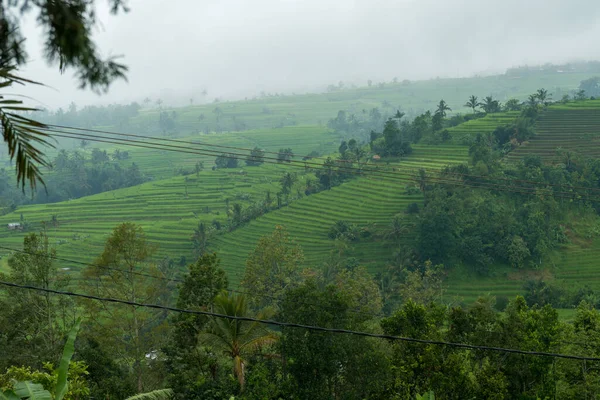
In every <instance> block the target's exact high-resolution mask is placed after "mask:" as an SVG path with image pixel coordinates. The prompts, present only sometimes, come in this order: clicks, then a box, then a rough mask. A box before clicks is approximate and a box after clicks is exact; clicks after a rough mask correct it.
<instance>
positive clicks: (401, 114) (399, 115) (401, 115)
mask: <svg viewBox="0 0 600 400" xmlns="http://www.w3.org/2000/svg"><path fill="white" fill-rule="evenodd" d="M404 115H405V114H404V113H403V112H402V111H400V110H396V114H394V118H396V119H397V120H398V125H400V120H401V119H402V117H404Z"/></svg>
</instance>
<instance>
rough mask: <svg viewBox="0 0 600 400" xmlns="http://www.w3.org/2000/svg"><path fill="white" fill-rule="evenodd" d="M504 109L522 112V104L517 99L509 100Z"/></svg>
mask: <svg viewBox="0 0 600 400" xmlns="http://www.w3.org/2000/svg"><path fill="white" fill-rule="evenodd" d="M504 109H505V110H506V111H521V102H520V101H519V100H517V99H509V100H508V101H507V102H506V103H505V104H504Z"/></svg>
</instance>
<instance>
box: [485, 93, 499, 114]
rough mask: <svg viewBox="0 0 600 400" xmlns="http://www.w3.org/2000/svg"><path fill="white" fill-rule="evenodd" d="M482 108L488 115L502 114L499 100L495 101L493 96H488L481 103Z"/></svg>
mask: <svg viewBox="0 0 600 400" xmlns="http://www.w3.org/2000/svg"><path fill="white" fill-rule="evenodd" d="M481 107H482V108H483V111H485V112H486V113H487V114H491V113H496V112H500V108H501V105H500V102H498V100H494V98H493V97H492V96H486V97H485V99H483V102H482V103H481Z"/></svg>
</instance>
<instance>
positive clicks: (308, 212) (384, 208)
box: [215, 145, 467, 284]
mask: <svg viewBox="0 0 600 400" xmlns="http://www.w3.org/2000/svg"><path fill="white" fill-rule="evenodd" d="M432 149H435V151H430V150H432ZM466 159H467V148H466V147H464V146H453V145H446V146H436V147H433V148H431V147H430V146H425V145H417V146H415V148H414V154H413V155H411V156H410V157H407V158H406V159H405V160H402V161H399V162H396V163H393V164H391V165H390V166H389V167H390V168H392V169H395V170H396V171H405V172H414V171H415V169H416V168H426V169H429V170H432V169H439V168H441V167H444V166H446V165H450V164H456V163H461V162H465V161H466ZM413 184H414V182H413V181H409V180H404V181H400V180H398V179H384V178H381V177H368V176H367V177H361V178H358V179H354V180H351V181H349V182H347V183H344V184H342V185H340V186H338V187H335V188H333V189H331V190H328V191H323V192H321V193H318V194H315V195H311V196H308V197H305V198H303V199H301V200H298V201H296V202H294V203H292V204H291V205H290V206H288V207H285V208H282V209H280V210H277V211H274V212H271V213H268V214H266V215H264V216H262V217H260V218H258V219H256V220H254V221H252V222H250V223H249V224H247V225H246V226H244V227H242V228H240V229H237V230H236V231H234V232H231V233H228V234H226V235H223V236H219V237H217V239H216V240H215V249H216V250H217V253H218V254H219V255H220V257H221V258H222V260H223V264H224V265H226V266H227V268H229V269H228V272H229V275H230V278H231V280H232V282H233V283H234V284H235V283H237V282H239V280H240V278H241V275H242V273H243V268H244V265H245V259H246V257H247V256H248V254H249V253H250V252H251V251H252V250H253V249H254V247H255V246H256V242H257V241H258V238H259V237H260V236H263V235H267V234H269V233H271V232H272V231H273V229H274V228H275V226H276V225H283V226H285V227H286V229H287V230H288V231H289V233H290V236H291V237H293V238H295V240H296V241H297V243H298V244H300V245H301V246H302V248H303V250H304V254H305V258H306V263H305V264H306V266H309V267H320V266H321V265H322V264H323V261H324V260H325V259H327V257H329V255H330V254H331V252H332V251H338V249H337V248H336V243H335V242H334V241H332V240H331V239H329V238H328V237H327V231H328V229H329V228H330V227H331V226H332V225H333V224H334V223H335V222H336V221H338V220H346V221H348V222H351V223H355V224H357V225H359V226H362V227H368V228H369V229H370V231H371V232H373V235H374V237H375V238H376V239H363V240H361V241H359V242H358V243H357V244H354V243H353V244H352V248H351V249H350V250H348V251H347V252H346V255H347V256H350V257H356V258H357V259H358V261H359V262H360V263H361V264H362V265H365V266H367V267H368V268H369V270H370V271H371V272H373V273H375V272H377V271H379V270H380V269H381V268H382V267H384V266H385V265H386V264H387V263H388V262H389V261H390V259H391V257H392V254H393V251H394V250H395V246H392V245H391V244H392V243H390V242H389V241H385V240H383V239H382V238H381V236H382V235H383V233H385V232H386V231H387V230H388V227H389V224H390V222H391V220H392V219H393V217H394V215H396V214H400V213H403V212H404V211H405V210H406V207H407V206H408V205H409V204H410V203H413V202H420V201H421V200H422V197H421V195H420V194H416V195H407V194H406V189H405V187H406V186H407V185H413ZM407 240H410V239H407Z"/></svg>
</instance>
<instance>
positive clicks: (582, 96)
mask: <svg viewBox="0 0 600 400" xmlns="http://www.w3.org/2000/svg"><path fill="white" fill-rule="evenodd" d="M586 99H587V94H586V91H585V90H583V89H579V90H578V91H577V92H575V100H576V101H582V100H586Z"/></svg>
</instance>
